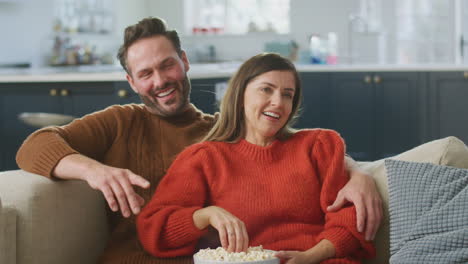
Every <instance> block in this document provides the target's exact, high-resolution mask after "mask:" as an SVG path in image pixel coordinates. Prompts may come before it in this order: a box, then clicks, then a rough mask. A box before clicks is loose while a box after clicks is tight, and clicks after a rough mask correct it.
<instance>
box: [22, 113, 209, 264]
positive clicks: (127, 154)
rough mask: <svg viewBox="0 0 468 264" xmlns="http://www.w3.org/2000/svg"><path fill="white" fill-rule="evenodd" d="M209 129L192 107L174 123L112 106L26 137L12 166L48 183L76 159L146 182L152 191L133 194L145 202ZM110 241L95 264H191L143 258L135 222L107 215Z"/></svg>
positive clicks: (184, 260) (203, 116) (183, 260)
mask: <svg viewBox="0 0 468 264" xmlns="http://www.w3.org/2000/svg"><path fill="white" fill-rule="evenodd" d="M213 123H214V118H213V116H210V115H206V114H204V113H202V112H201V111H199V110H198V109H196V108H195V107H194V106H193V105H191V106H190V109H189V110H187V111H186V112H184V113H183V114H181V115H180V116H177V117H173V118H161V117H159V116H156V115H154V114H151V113H150V112H148V111H147V110H146V108H145V107H144V106H143V105H136V104H131V105H124V106H120V105H116V106H111V107H109V108H107V109H105V110H103V111H99V112H96V113H93V114H90V115H87V116H85V117H83V118H81V119H77V120H75V121H74V122H72V123H71V124H69V125H66V126H62V127H48V128H43V129H41V130H38V131H36V132H35V133H33V134H31V135H30V136H29V137H28V138H27V139H26V140H25V142H24V143H23V145H22V146H21V147H20V149H19V150H18V153H17V156H16V161H17V163H18V166H19V167H20V168H21V169H23V170H26V171H29V172H32V173H36V174H40V175H43V176H46V177H50V178H52V177H51V172H52V170H53V169H54V167H55V166H56V164H57V163H58V162H59V161H60V159H62V158H63V157H65V156H67V155H70V154H73V153H80V154H83V155H85V156H88V157H90V158H93V159H95V160H98V161H100V162H102V163H104V164H106V165H109V166H114V167H118V168H126V169H129V170H131V171H132V172H134V173H136V174H138V175H141V176H142V177H144V178H146V179H148V180H149V181H150V183H151V187H150V188H148V189H142V188H135V191H136V192H137V193H138V194H139V195H141V196H142V197H143V198H144V199H145V201H149V200H150V199H151V197H152V194H153V192H154V190H155V189H156V186H157V184H158V183H159V181H160V180H161V178H162V177H163V176H164V175H165V173H166V170H167V169H168V168H169V166H170V164H171V163H172V161H173V160H174V158H175V157H176V155H177V154H178V153H179V152H181V151H182V150H183V149H184V148H185V147H186V146H188V145H191V144H193V143H195V142H196V141H197V140H198V139H200V138H201V137H203V136H204V135H205V134H206V133H207V132H208V130H209V129H210V128H211V127H212V125H213ZM108 212H109V216H110V217H109V220H110V226H111V239H110V240H109V244H108V245H107V248H106V250H105V252H104V254H103V256H102V257H101V259H100V263H131V264H137V263H164V264H184V263H191V262H192V258H191V257H183V258H172V259H158V258H155V257H152V256H150V255H148V254H147V253H145V252H144V250H143V248H142V247H141V245H140V243H139V242H138V239H137V234H136V226H135V217H134V216H132V217H130V218H123V217H122V215H121V214H120V212H117V213H113V212H111V211H110V210H108Z"/></svg>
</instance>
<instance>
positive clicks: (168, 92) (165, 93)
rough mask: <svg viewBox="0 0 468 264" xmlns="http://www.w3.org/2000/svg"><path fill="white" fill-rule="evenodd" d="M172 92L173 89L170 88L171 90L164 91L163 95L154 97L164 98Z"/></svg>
mask: <svg viewBox="0 0 468 264" xmlns="http://www.w3.org/2000/svg"><path fill="white" fill-rule="evenodd" d="M174 90H175V88H172V89H169V90H167V91H165V92H164V93H159V94H158V95H156V96H157V97H164V96H166V95H169V94H171V93H172V92H173V91H174Z"/></svg>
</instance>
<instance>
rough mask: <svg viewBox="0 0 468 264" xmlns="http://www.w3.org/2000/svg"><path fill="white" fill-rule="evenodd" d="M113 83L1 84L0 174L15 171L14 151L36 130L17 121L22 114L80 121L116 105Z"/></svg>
mask: <svg viewBox="0 0 468 264" xmlns="http://www.w3.org/2000/svg"><path fill="white" fill-rule="evenodd" d="M116 98H117V96H116V95H115V90H114V87H113V85H112V83H105V82H102V83H101V82H97V83H15V84H0V105H1V106H0V108H1V109H0V116H1V122H0V128H1V131H2V134H1V135H2V137H1V139H0V146H1V148H0V152H2V156H3V165H2V167H1V169H2V170H5V169H16V168H17V166H16V161H15V156H16V151H17V150H18V148H19V146H20V145H21V143H22V142H23V141H24V140H25V139H26V137H27V136H28V135H30V134H31V133H32V132H34V131H35V130H36V129H38V128H37V127H32V126H30V125H27V124H25V123H23V122H22V121H20V120H19V119H18V116H19V115H20V114H21V113H24V112H33V113H39V112H44V113H58V114H66V115H72V116H75V117H81V116H83V115H85V114H88V113H91V112H94V111H96V110H99V109H103V108H105V107H107V106H109V105H112V104H114V103H115V101H116Z"/></svg>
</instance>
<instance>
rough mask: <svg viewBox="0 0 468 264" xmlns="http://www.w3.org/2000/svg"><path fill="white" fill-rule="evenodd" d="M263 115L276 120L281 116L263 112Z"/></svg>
mask: <svg viewBox="0 0 468 264" xmlns="http://www.w3.org/2000/svg"><path fill="white" fill-rule="evenodd" d="M263 114H264V115H266V116H269V117H273V118H276V119H279V118H280V115H278V114H275V113H273V112H263Z"/></svg>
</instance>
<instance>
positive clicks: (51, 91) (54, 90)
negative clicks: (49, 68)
mask: <svg viewBox="0 0 468 264" xmlns="http://www.w3.org/2000/svg"><path fill="white" fill-rule="evenodd" d="M57 94H58V92H57V89H50V91H49V95H50V96H57Z"/></svg>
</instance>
